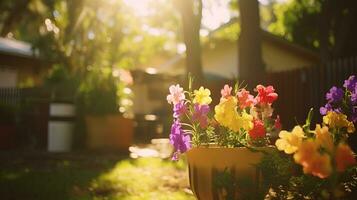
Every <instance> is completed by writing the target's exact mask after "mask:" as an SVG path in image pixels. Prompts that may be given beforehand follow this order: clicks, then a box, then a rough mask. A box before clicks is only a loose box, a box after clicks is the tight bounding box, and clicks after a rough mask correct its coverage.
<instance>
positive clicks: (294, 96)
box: [206, 57, 357, 128]
mask: <svg viewBox="0 0 357 200" xmlns="http://www.w3.org/2000/svg"><path fill="white" fill-rule="evenodd" d="M350 75H357V57H353V58H346V59H339V60H334V61H332V62H330V63H327V64H324V65H319V66H310V67H305V68H301V69H296V70H292V71H285V72H275V73H267V74H266V76H264V77H261V78H259V80H258V81H255V82H258V83H261V84H271V85H273V86H274V87H275V88H276V91H277V93H278V94H279V98H278V101H277V102H276V104H275V106H274V107H275V110H276V111H275V113H278V114H279V115H280V117H281V119H282V122H283V126H284V128H292V127H293V126H294V125H296V124H297V123H299V124H303V123H304V122H305V118H306V115H307V113H308V111H309V110H310V108H314V111H315V112H314V122H320V121H321V116H320V114H319V109H320V107H321V106H323V105H325V103H326V100H325V94H326V92H327V91H328V90H329V89H330V88H331V87H332V86H339V87H342V85H343V83H344V80H345V79H347V78H348V77H349V76H350ZM245 82H246V83H247V84H248V85H249V86H250V89H251V87H252V86H253V85H254V86H255V85H256V83H254V81H250V80H247V81H245ZM226 83H228V84H231V85H234V81H228V82H218V83H217V82H209V83H207V84H206V86H207V87H209V88H212V89H213V91H212V93H213V94H214V101H215V102H214V103H217V102H218V99H219V95H220V89H221V88H222V86H223V85H224V84H226Z"/></svg>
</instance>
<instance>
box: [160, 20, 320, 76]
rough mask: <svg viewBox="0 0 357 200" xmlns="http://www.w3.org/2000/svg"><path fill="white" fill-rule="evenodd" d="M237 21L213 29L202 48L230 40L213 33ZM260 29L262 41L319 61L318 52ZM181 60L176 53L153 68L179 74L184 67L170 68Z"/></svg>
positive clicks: (179, 55) (182, 56) (180, 55)
mask: <svg viewBox="0 0 357 200" xmlns="http://www.w3.org/2000/svg"><path fill="white" fill-rule="evenodd" d="M237 23H238V18H232V19H231V20H230V21H229V22H227V23H225V24H223V25H221V26H220V27H219V28H217V29H215V30H212V31H211V32H210V33H209V35H208V42H206V43H205V44H204V45H203V46H202V48H207V47H209V46H210V45H209V43H210V41H215V42H219V41H224V40H230V39H225V38H217V37H215V35H216V33H218V32H219V31H220V30H223V29H224V28H227V27H229V26H231V25H234V24H237ZM261 31H262V40H263V41H267V42H271V43H274V45H277V46H280V47H281V48H284V49H287V50H289V51H292V52H295V53H296V54H300V55H302V56H304V57H307V58H309V59H311V60H314V61H316V62H318V61H319V55H318V53H316V52H314V51H312V50H310V49H308V48H305V47H303V46H301V45H299V44H296V43H293V42H291V41H288V40H287V39H285V38H283V37H280V36H277V35H274V34H273V33H270V32H268V31H266V30H263V29H262V30H261ZM238 34H239V33H237V38H239V37H238ZM183 60H184V55H182V54H177V55H175V56H173V57H171V58H168V59H167V61H166V62H164V63H162V64H161V65H159V66H155V68H156V69H157V72H158V73H167V74H172V75H177V74H181V73H180V72H183V71H184V69H177V68H176V69H175V70H172V69H173V68H174V67H175V66H176V65H177V64H179V63H180V62H183Z"/></svg>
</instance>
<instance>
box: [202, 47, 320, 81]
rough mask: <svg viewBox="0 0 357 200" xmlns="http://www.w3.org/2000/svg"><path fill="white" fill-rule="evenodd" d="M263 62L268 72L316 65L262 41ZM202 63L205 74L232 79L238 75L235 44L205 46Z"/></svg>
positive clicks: (306, 57)
mask: <svg viewBox="0 0 357 200" xmlns="http://www.w3.org/2000/svg"><path fill="white" fill-rule="evenodd" d="M262 56H263V61H264V63H265V64H266V68H267V70H268V71H273V72H279V71H288V70H292V69H296V68H300V67H304V66H311V65H314V64H316V63H317V62H316V60H315V59H312V58H311V57H309V56H307V55H304V54H303V53H300V52H298V51H296V50H292V49H291V48H287V47H284V46H282V45H279V44H276V43H274V42H271V41H266V40H263V44H262ZM202 63H203V68H204V72H205V73H213V74H215V75H219V76H222V77H225V78H229V79H231V78H233V77H236V75H237V74H238V67H237V66H238V48H237V43H235V42H229V41H220V42H217V43H216V44H215V45H214V46H212V45H211V46H206V47H204V49H203V52H202Z"/></svg>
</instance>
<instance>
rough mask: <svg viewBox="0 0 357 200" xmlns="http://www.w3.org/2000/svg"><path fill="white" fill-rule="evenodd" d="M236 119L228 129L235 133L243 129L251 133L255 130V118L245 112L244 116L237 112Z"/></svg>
mask: <svg viewBox="0 0 357 200" xmlns="http://www.w3.org/2000/svg"><path fill="white" fill-rule="evenodd" d="M235 113H236V114H235V117H234V119H233V120H232V121H231V123H230V124H228V128H229V129H231V130H233V131H235V132H239V131H240V130H241V129H244V130H246V131H250V130H252V129H253V122H252V121H253V116H251V115H249V114H248V113H246V112H245V111H243V112H242V115H239V113H238V112H237V111H235Z"/></svg>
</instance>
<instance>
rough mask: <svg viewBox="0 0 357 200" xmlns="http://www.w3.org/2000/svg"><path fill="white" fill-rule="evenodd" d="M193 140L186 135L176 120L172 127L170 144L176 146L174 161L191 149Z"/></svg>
mask: <svg viewBox="0 0 357 200" xmlns="http://www.w3.org/2000/svg"><path fill="white" fill-rule="evenodd" d="M190 142H191V138H190V136H189V135H187V134H185V132H184V130H182V128H181V124H180V122H179V121H178V120H175V121H174V123H173V124H172V126H171V134H170V143H171V144H172V145H173V146H174V148H175V150H176V153H175V154H174V156H173V158H172V159H174V160H177V159H178V154H179V153H184V152H186V151H187V150H189V149H190V148H191V143H190Z"/></svg>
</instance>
